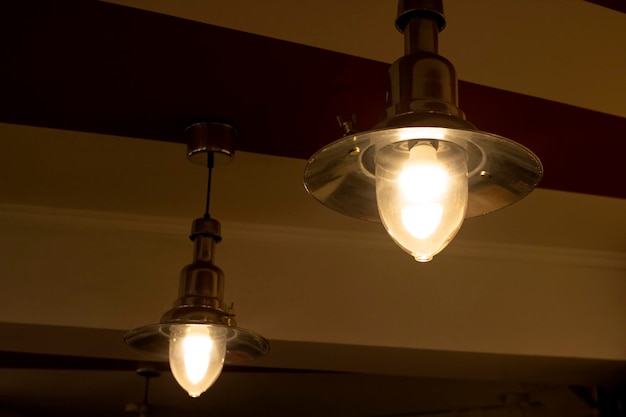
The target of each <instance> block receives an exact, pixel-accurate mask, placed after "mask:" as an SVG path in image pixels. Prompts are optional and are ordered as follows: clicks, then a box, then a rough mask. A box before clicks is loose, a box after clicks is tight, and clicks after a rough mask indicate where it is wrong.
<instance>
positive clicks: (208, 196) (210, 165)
mask: <svg viewBox="0 0 626 417" xmlns="http://www.w3.org/2000/svg"><path fill="white" fill-rule="evenodd" d="M214 164H215V160H214V154H213V152H207V168H208V169H209V178H208V180H207V187H206V205H205V207H204V218H205V219H210V218H211V215H210V214H209V203H210V201H211V179H212V177H213V166H214Z"/></svg>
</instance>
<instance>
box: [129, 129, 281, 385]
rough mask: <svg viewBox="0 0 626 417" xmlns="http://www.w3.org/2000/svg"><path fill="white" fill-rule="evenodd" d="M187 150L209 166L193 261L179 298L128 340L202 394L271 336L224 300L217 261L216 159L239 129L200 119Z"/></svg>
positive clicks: (264, 348)
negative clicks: (240, 321) (245, 325)
mask: <svg viewBox="0 0 626 417" xmlns="http://www.w3.org/2000/svg"><path fill="white" fill-rule="evenodd" d="M185 137H186V139H187V144H188V145H187V156H188V158H189V159H190V160H191V162H193V163H195V164H198V165H202V166H204V167H206V168H208V172H209V178H208V187H207V199H206V210H205V213H204V216H203V217H200V218H198V219H195V220H194V221H193V224H192V227H191V236H190V239H191V240H192V241H193V243H194V250H193V261H192V263H191V264H189V265H187V266H185V267H184V268H183V269H182V271H181V274H180V286H179V294H178V298H177V299H176V300H175V301H174V306H173V308H172V309H171V310H169V311H167V312H165V314H163V316H162V317H161V321H160V322H159V323H157V324H152V325H147V326H143V327H139V328H137V329H134V330H131V331H129V332H128V333H127V334H126V335H125V336H124V340H125V342H126V343H127V344H128V345H130V346H132V347H133V348H136V349H140V350H145V351H149V352H153V353H156V354H159V355H161V356H163V357H167V358H169V363H170V369H171V371H172V374H173V375H174V378H175V379H176V381H177V382H178V383H179V384H180V385H181V387H182V388H184V389H185V390H186V391H187V393H188V394H189V395H190V396H191V397H198V396H199V395H200V394H202V393H203V392H204V391H206V390H207V389H208V388H209V387H210V386H211V385H212V384H213V382H215V380H216V379H217V378H218V377H219V375H220V373H221V371H222V367H223V365H224V364H225V363H226V364H232V363H237V362H241V361H245V360H249V359H253V358H256V357H258V356H261V355H264V354H265V353H267V352H268V351H269V348H270V345H269V342H268V341H267V340H266V339H265V338H263V337H262V336H260V335H259V334H257V333H255V332H253V331H250V330H246V329H242V328H240V327H237V324H236V322H235V315H234V314H233V312H232V311H231V309H230V308H228V307H227V306H226V304H225V303H224V281H225V279H224V273H223V272H222V270H221V269H220V268H218V267H217V266H216V265H215V263H214V255H215V246H216V244H217V243H219V242H220V241H221V239H222V238H221V234H220V223H219V222H218V221H217V220H215V219H213V218H211V216H210V215H209V201H210V195H211V174H212V170H213V166H214V165H215V164H216V163H220V162H227V161H229V160H230V159H231V158H232V156H233V154H234V147H233V141H234V137H235V130H234V129H233V128H232V127H231V126H229V125H226V124H221V123H197V124H194V125H192V126H190V127H188V128H187V129H186V131H185Z"/></svg>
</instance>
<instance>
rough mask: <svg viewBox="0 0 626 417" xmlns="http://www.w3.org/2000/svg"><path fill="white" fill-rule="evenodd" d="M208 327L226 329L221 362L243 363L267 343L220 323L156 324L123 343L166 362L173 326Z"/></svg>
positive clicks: (263, 351) (131, 334)
mask: <svg viewBox="0 0 626 417" xmlns="http://www.w3.org/2000/svg"><path fill="white" fill-rule="evenodd" d="M181 325H182V326H209V327H221V328H225V329H226V330H227V335H226V357H225V359H224V363H226V364H233V363H238V362H244V361H247V360H251V359H254V358H257V357H259V356H263V355H265V354H266V353H267V352H269V350H270V342H269V341H268V340H267V339H265V338H264V337H263V336H261V335H260V334H258V333H256V332H254V331H252V330H248V329H244V328H241V327H236V326H229V325H225V324H220V323H200V322H193V321H191V322H176V323H157V324H149V325H146V326H142V327H138V328H135V329H133V330H130V331H129V332H127V333H126V334H125V335H124V342H126V344H128V345H129V346H131V347H132V348H134V349H138V350H143V351H146V352H151V353H154V354H155V355H157V356H160V357H162V358H164V359H166V358H167V357H168V355H169V342H170V334H171V333H172V330H173V326H181Z"/></svg>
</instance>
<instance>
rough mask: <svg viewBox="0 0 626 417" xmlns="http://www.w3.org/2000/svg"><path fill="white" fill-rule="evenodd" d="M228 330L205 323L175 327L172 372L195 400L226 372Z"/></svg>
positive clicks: (171, 356) (172, 331) (172, 332)
mask: <svg viewBox="0 0 626 417" xmlns="http://www.w3.org/2000/svg"><path fill="white" fill-rule="evenodd" d="M226 333H227V330H226V329H225V328H223V327H220V326H211V325H203V324H180V325H173V326H172V327H171V333H170V349H169V357H170V369H171V370H172V374H173V375H174V378H175V379H176V381H177V382H178V384H179V385H180V386H181V387H183V389H184V390H185V391H187V393H188V394H189V396H191V397H194V398H195V397H199V396H200V394H202V393H203V392H204V391H206V390H207V389H208V388H209V387H210V386H211V385H212V384H213V382H215V380H216V379H217V378H218V377H219V376H220V374H221V373H222V367H223V366H224V358H225V356H226Z"/></svg>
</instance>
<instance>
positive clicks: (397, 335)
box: [0, 0, 626, 417]
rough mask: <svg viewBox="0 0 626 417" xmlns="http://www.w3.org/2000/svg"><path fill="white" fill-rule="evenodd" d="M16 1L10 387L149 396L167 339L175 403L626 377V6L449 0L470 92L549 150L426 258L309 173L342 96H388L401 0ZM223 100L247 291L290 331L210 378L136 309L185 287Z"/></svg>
mask: <svg viewBox="0 0 626 417" xmlns="http://www.w3.org/2000/svg"><path fill="white" fill-rule="evenodd" d="M114 3H117V4H114ZM598 3H600V2H598ZM129 6H130V7H129ZM0 7H1V9H0V20H1V21H0V30H1V31H2V37H1V39H2V40H1V42H2V46H3V51H4V54H5V59H4V60H3V61H4V62H3V63H2V66H1V67H0V74H1V77H0V85H2V91H3V94H2V98H0V103H1V104H0V106H1V108H0V138H1V139H0V140H1V142H0V146H1V147H2V148H1V152H0V178H1V179H0V213H1V215H0V250H1V253H3V254H4V256H3V260H2V262H1V263H0V274H1V276H2V277H3V278H2V279H1V280H0V328H2V330H3V334H4V335H5V336H3V337H2V338H0V365H1V366H0V387H1V388H0V410H1V411H0V414H2V415H7V416H49V415H50V416H54V415H64V416H74V415H76V416H78V415H85V414H89V415H92V416H100V415H102V416H105V415H106V416H116V415H125V414H126V415H130V414H129V413H126V412H125V411H124V407H125V405H126V404H128V403H132V402H138V401H140V400H141V398H142V396H143V381H142V379H141V378H140V377H138V376H137V375H135V373H134V369H135V368H136V367H138V366H140V364H142V363H143V364H146V363H147V362H149V364H150V365H152V366H157V367H158V368H159V369H162V375H161V376H160V377H159V378H156V379H155V380H154V381H153V382H152V383H151V389H150V402H151V403H152V404H153V405H154V415H156V416H159V415H163V416H168V415H190V416H193V415H200V414H201V413H202V414H203V415H204V414H206V413H211V412H213V413H219V414H220V415H223V416H248V415H250V416H252V415H275V416H289V415H295V414H298V415H301V416H321V415H326V416H355V417H356V416H371V417H373V416H381V417H382V416H417V415H465V416H475V415H487V416H505V415H522V414H519V413H520V412H521V411H520V410H521V409H523V410H524V412H525V414H524V415H527V416H586V415H590V414H589V412H590V411H589V410H590V404H591V403H592V402H593V401H594V398H593V395H592V394H593V393H594V391H593V390H592V389H591V388H588V387H594V386H600V387H601V388H599V389H598V390H596V391H595V395H596V400H598V399H600V400H601V401H600V403H601V404H603V405H602V406H603V407H611V406H613V405H614V404H615V403H616V401H617V400H616V399H615V398H616V397H615V396H619V395H623V391H620V389H622V388H620V387H623V386H624V384H625V383H626V332H624V328H625V325H626V304H624V303H623V300H624V299H626V233H625V232H626V216H624V213H625V212H626V185H625V182H624V179H625V178H624V174H623V169H622V164H623V162H622V161H621V160H622V159H623V158H622V156H623V155H624V151H626V145H624V141H623V136H624V135H623V132H624V131H626V106H625V105H624V101H623V97H624V94H625V93H626V78H625V77H624V76H623V74H624V73H626V56H625V55H624V54H623V52H622V51H621V49H622V47H623V46H622V45H623V41H624V40H626V14H624V13H621V12H619V11H617V10H614V9H611V8H608V7H603V6H600V5H597V4H593V3H592V2H585V1H581V0H555V1H551V2H540V1H539V0H515V1H510V2H498V1H489V0H477V1H474V2H464V1H461V0H447V1H445V7H446V16H447V20H448V27H447V28H446V30H445V31H444V32H443V33H442V35H441V37H440V46H441V53H442V54H443V55H445V56H446V57H448V58H449V59H450V60H451V61H452V62H453V63H454V65H455V67H456V69H457V72H458V73H459V76H460V79H461V82H460V86H459V94H460V104H461V107H462V108H463V109H464V110H465V112H466V114H467V115H468V118H469V119H470V120H471V121H472V122H474V123H475V124H476V125H478V126H479V127H480V128H481V129H482V130H485V131H490V132H493V133H497V134H500V135H504V136H506V137H510V138H512V139H515V140H517V141H519V142H520V143H523V144H524V145H526V146H528V147H530V148H531V149H533V150H534V151H535V152H536V153H537V154H538V155H539V156H540V157H541V159H542V161H543V163H544V168H545V171H546V175H545V180H544V182H543V183H542V185H541V188H539V189H538V190H536V191H535V192H533V193H532V194H531V195H530V196H529V197H528V198H526V199H524V200H522V201H521V202H519V203H517V204H515V205H514V206H512V207H509V208H507V209H505V210H502V211H499V212H497V213H494V214H491V215H489V216H485V217H481V218H477V219H472V220H469V221H467V222H466V224H465V225H464V226H463V228H462V230H461V232H460V233H459V235H458V237H457V238H456V239H455V241H454V242H453V243H452V244H451V245H450V247H449V248H448V249H446V251H444V252H443V253H442V254H440V255H438V256H437V258H436V259H435V260H434V261H433V262H432V263H430V264H427V265H419V264H416V263H415V262H413V261H412V260H411V259H410V257H408V256H407V255H405V254H404V253H403V252H402V251H401V250H400V249H399V248H397V247H396V246H395V245H393V244H392V243H391V242H390V241H389V239H388V237H387V236H386V234H385V232H384V230H382V227H381V226H380V225H379V224H371V223H366V222H361V221H358V220H354V219H350V218H347V217H344V216H341V215H339V214H336V213H334V212H331V211H329V210H327V209H325V208H324V207H322V206H321V205H319V204H318V203H317V202H315V201H314V200H313V199H312V198H311V197H310V196H308V195H307V194H306V192H305V191H304V189H303V186H302V183H301V178H302V170H303V168H304V165H305V164H306V158H307V157H308V156H310V155H311V154H312V153H313V152H314V151H315V150H317V149H318V148H319V147H321V146H323V145H325V144H326V143H329V142H331V141H332V140H334V139H336V138H338V137H339V136H340V135H341V130H340V129H339V127H338V126H337V125H336V121H335V116H336V115H342V116H344V117H351V115H352V114H355V115H356V118H357V124H358V125H359V126H362V128H364V129H367V128H369V127H371V126H372V125H373V124H374V123H375V122H376V120H377V118H378V115H379V114H380V113H381V111H382V110H383V109H384V89H385V86H384V84H385V79H384V77H385V72H386V69H387V67H388V64H389V63H390V62H392V61H393V60H394V59H396V58H397V57H399V56H400V55H401V53H402V40H401V37H400V35H398V34H397V32H396V31H395V29H394V28H393V19H394V13H395V2H394V1H380V0H378V1H374V0H359V1H356V0H342V1H341V2H330V1H315V2H314V1H299V2H289V1H285V0H268V1H265V2H255V1H244V0H237V1H235V0H231V1H229V2H218V1H200V0H186V1H185V2H174V1H166V0H160V1H157V0H151V1H142V0H116V1H115V2H97V1H88V0H72V1H70V0H57V1H55V2H46V1H37V0H28V1H19V2H18V1H9V2H3V3H2V5H1V6H0ZM206 117H215V118H219V119H224V120H230V121H232V122H233V123H234V124H235V125H236V126H237V128H238V130H239V132H240V137H239V139H240V140H239V144H238V149H239V150H240V152H238V154H237V156H236V158H235V160H234V161H233V163H231V164H230V165H227V166H225V167H220V168H219V169H217V170H216V171H215V175H214V187H215V190H214V194H213V200H214V202H212V214H213V215H214V217H215V218H217V219H219V220H220V221H221V222H222V230H223V235H224V241H223V242H222V243H221V244H220V245H219V246H218V248H217V263H218V265H219V266H220V267H221V268H222V269H223V270H224V271H225V273H226V277H227V285H226V299H227V300H233V301H235V302H236V304H235V305H236V312H237V314H238V321H239V323H240V325H242V326H243V327H246V328H250V329H253V330H255V331H258V332H260V333H262V334H263V335H264V336H266V337H267V338H268V339H270V340H271V342H272V351H271V352H270V354H269V355H268V356H267V357H265V358H263V359H261V360H259V361H256V362H254V363H249V364H246V366H238V367H229V368H228V369H226V370H225V372H224V375H223V376H222V377H221V378H220V379H219V380H218V382H217V383H216V385H215V386H214V387H212V388H211V389H210V390H209V391H208V392H207V393H206V394H205V395H203V396H202V397H201V398H200V399H198V400H191V399H189V398H186V396H185V394H184V393H183V392H182V390H180V388H178V387H177V386H176V384H175V382H174V381H173V379H172V377H171V375H170V374H169V373H168V372H167V370H166V367H164V365H163V364H162V363H153V362H152V361H154V360H156V358H154V357H149V356H144V355H143V354H140V353H138V352H134V351H132V350H131V349H129V348H127V347H126V346H125V345H124V344H123V342H122V341H121V336H122V335H123V334H124V331H125V330H126V329H130V328H133V327H137V326H140V325H144V324H149V323H154V322H156V321H157V320H158V318H159V317H160V315H161V314H162V312H164V311H165V310H167V309H168V308H169V306H170V303H171V302H172V301H173V300H174V298H175V297H176V294H175V291H176V288H177V276H178V273H179V271H180V269H181V268H182V267H183V266H184V264H185V263H186V262H188V260H189V259H190V257H191V247H190V244H189V241H188V240H187V238H186V234H187V233H188V229H189V225H190V223H191V220H192V219H193V218H195V217H197V216H198V215H199V214H201V210H202V209H203V199H204V196H203V192H204V189H205V187H206V184H205V177H206V173H205V172H203V170H201V169H198V168H197V167H194V166H192V165H191V164H189V163H187V162H186V160H185V157H184V145H183V144H181V139H182V134H181V132H182V130H183V129H184V127H185V125H186V124H187V123H189V122H191V121H193V120H196V119H199V118H206ZM581 387H585V388H581ZM620 392H622V394H620ZM607 404H609V405H607ZM602 411H603V412H604V413H605V414H603V415H611V414H608V413H609V412H610V411H609V409H608V408H607V409H605V410H602ZM455 412H456V414H454V413H455ZM613 412H615V411H613ZM515 413H518V414H515ZM135 415H136V414H135ZM615 415H618V414H615Z"/></svg>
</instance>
